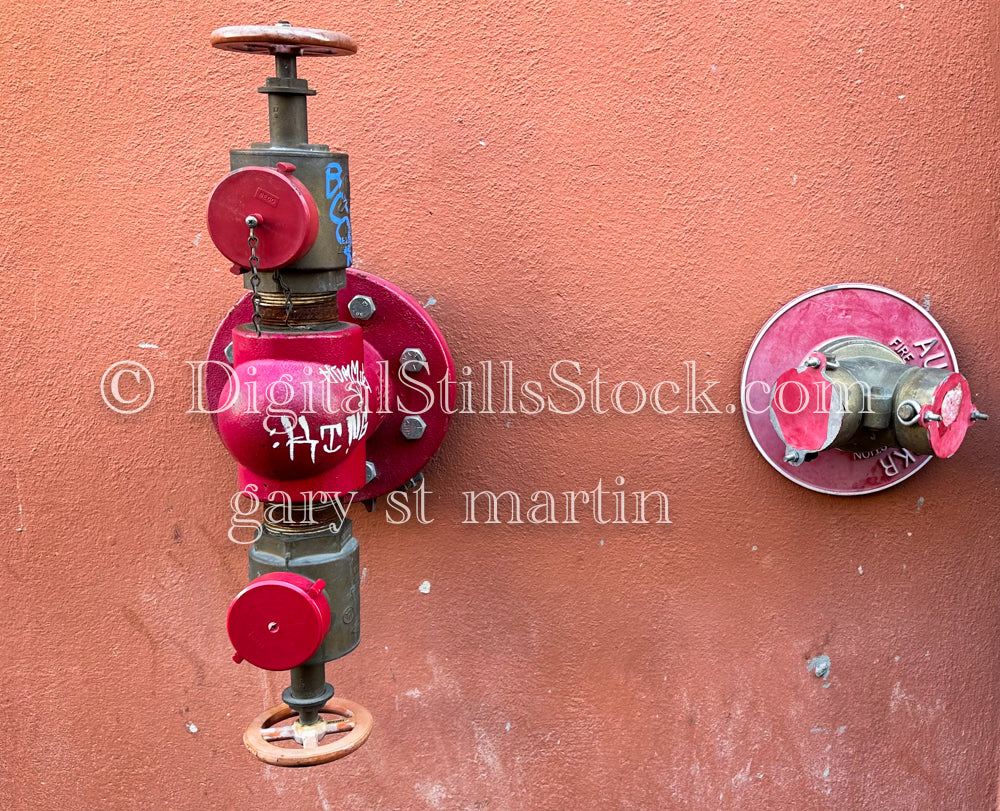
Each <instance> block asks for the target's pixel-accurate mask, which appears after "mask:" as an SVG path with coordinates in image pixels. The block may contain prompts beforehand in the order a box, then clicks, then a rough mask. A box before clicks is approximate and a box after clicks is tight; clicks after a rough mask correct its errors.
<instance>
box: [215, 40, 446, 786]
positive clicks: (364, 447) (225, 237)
mask: <svg viewBox="0 0 1000 811" xmlns="http://www.w3.org/2000/svg"><path fill="white" fill-rule="evenodd" d="M212 44H213V45H214V46H215V47H217V48H221V49H223V50H227V51H237V52H244V53H251V54H256V53H260V54H271V55H273V56H274V58H275V75H274V76H272V77H270V78H268V79H267V82H266V84H265V86H264V87H261V88H259V92H261V93H264V94H266V95H267V98H268V111H269V121H270V142H268V143H255V144H253V145H252V146H251V147H250V148H249V149H234V150H232V151H231V152H230V158H231V168H232V171H231V172H230V173H229V174H228V175H226V176H225V177H224V178H223V179H222V180H221V181H219V183H218V184H217V185H216V187H215V189H214V190H213V191H212V194H211V196H210V199H209V204H208V228H209V234H210V235H211V237H212V240H213V242H214V243H215V245H216V247H218V249H219V251H220V252H221V253H222V254H223V255H224V256H225V257H226V258H227V259H228V260H229V261H231V262H232V263H233V267H232V272H233V273H234V274H238V275H240V276H242V278H243V280H244V285H245V286H246V287H247V288H248V289H249V290H250V293H249V295H247V296H245V297H244V299H243V300H242V301H241V302H240V303H239V304H237V306H236V307H234V308H233V311H232V312H230V314H229V315H228V316H227V318H226V319H225V320H224V321H223V323H222V324H221V325H220V327H219V330H218V332H217V333H216V336H215V340H214V341H213V344H212V348H211V350H210V353H209V358H210V360H212V361H214V362H215V363H214V364H213V367H212V371H211V372H210V376H209V378H208V381H207V382H208V395H209V400H210V404H211V407H212V408H213V410H214V409H217V410H218V415H217V417H216V427H217V429H218V431H219V435H220V437H221V438H222V441H223V442H224V443H225V445H226V447H227V448H228V449H229V451H230V453H232V455H233V456H234V458H235V459H236V461H237V464H238V481H239V487H240V491H241V493H244V494H247V495H248V496H251V497H253V498H256V499H259V500H260V501H262V502H265V503H267V504H269V505H270V506H269V507H268V509H267V510H265V515H264V520H263V522H262V525H261V529H260V531H259V533H258V536H257V538H256V540H255V542H254V544H253V546H252V547H251V549H250V577H251V578H252V581H251V583H250V585H249V586H247V587H246V588H245V589H243V591H241V592H240V593H239V594H238V595H237V596H236V598H235V599H234V600H233V603H232V605H231V606H230V609H229V613H228V616H227V619H226V625H227V630H228V633H229V637H230V640H231V641H232V643H233V646H234V648H235V649H236V653H235V655H234V657H233V658H234V660H235V661H236V662H242V661H244V660H245V661H247V662H249V663H250V664H252V665H255V666H257V667H260V668H263V669H266V670H289V671H290V681H291V684H290V686H289V687H288V688H287V689H286V690H285V691H284V693H283V694H282V700H283V701H284V703H283V704H281V705H278V706H277V707H273V708H271V709H269V710H267V711H266V712H264V713H261V715H259V716H258V717H257V718H256V719H254V721H253V722H252V723H251V724H250V727H249V728H248V730H247V733H246V735H245V736H244V742H245V743H246V745H247V747H248V748H249V749H250V751H251V752H253V754H254V755H256V756H257V757H258V758H260V759H261V760H263V761H265V762H267V763H272V764H275V765H280V766H310V765H315V764H318V763H324V762H327V761H330V760H334V759H336V758H338V757H343V756H344V755H346V754H349V753H350V752H352V751H354V750H355V749H357V748H358V747H359V746H361V745H362V744H363V743H364V741H365V740H366V739H367V737H368V735H369V733H370V732H371V728H372V719H371V715H370V714H369V713H368V712H367V711H366V710H365V709H364V708H363V707H361V706H360V705H358V704H355V703H353V702H350V701H346V700H343V699H340V698H336V699H335V698H334V690H333V687H332V686H331V685H330V684H328V683H327V682H326V675H325V663H326V662H329V661H332V660H334V659H337V658H339V657H341V656H344V655H346V654H347V653H349V652H350V651H352V650H353V649H354V648H355V647H356V646H357V645H358V643H359V641H360V608H361V606H360V577H359V557H358V554H359V553H358V541H357V539H356V538H355V537H354V534H353V529H352V523H351V521H350V520H349V519H348V518H347V510H348V508H349V506H350V504H351V503H352V502H353V501H354V500H364V501H366V502H367V503H368V504H369V506H371V504H372V501H373V500H374V499H375V498H376V497H377V496H379V495H381V494H383V493H386V492H389V491H391V490H394V489H404V488H406V487H412V486H414V484H415V483H416V482H419V480H420V478H421V474H420V470H421V468H422V467H423V465H424V464H425V463H426V462H427V460H428V459H429V458H430V456H431V455H432V454H433V453H434V451H435V450H436V448H437V447H438V445H439V444H440V442H441V440H442V439H443V437H444V434H445V432H446V431H447V429H448V424H449V421H450V417H451V411H453V406H452V405H451V404H452V403H454V388H455V374H454V364H453V362H452V359H451V356H450V354H449V352H448V347H447V344H446V343H445V341H444V338H443V336H442V335H441V333H440V331H439V330H438V329H437V327H436V326H435V325H434V323H433V321H431V319H430V318H429V317H428V316H427V314H426V312H425V310H424V309H423V308H422V307H421V306H420V305H419V303H418V302H417V301H415V300H414V299H413V298H412V297H410V296H408V295H407V294H406V293H404V292H403V291H402V290H400V289H399V288H398V287H395V286H394V285H392V284H390V283H389V282H386V281H385V280H383V279H379V278H378V277H375V276H371V275H369V274H360V273H355V272H353V271H348V267H349V265H350V264H351V253H352V233H351V221H350V180H349V175H348V166H347V155H346V154H343V153H339V152H331V151H330V150H329V149H328V147H326V146H324V145H318V144H310V143H309V138H308V129H307V118H306V98H307V96H310V95H314V94H315V92H316V91H314V90H311V89H310V88H309V87H308V84H307V82H306V81H305V80H304V79H300V78H298V75H297V66H296V58H297V57H300V56H342V55H349V54H353V53H355V51H356V50H357V46H356V45H355V44H354V42H353V41H352V40H351V39H350V37H348V36H346V35H344V34H339V33H335V32H330V31H320V30H315V29H309V28H296V27H293V26H291V25H290V24H288V23H278V24H277V25H275V26H236V27H229V28H220V29H218V30H217V31H215V32H213V34H212ZM220 368H221V372H220V371H219V369H220ZM428 391H431V392H434V393H435V394H438V395H439V396H438V397H428V396H427V392H428Z"/></svg>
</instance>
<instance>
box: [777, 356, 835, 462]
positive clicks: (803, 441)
mask: <svg viewBox="0 0 1000 811" xmlns="http://www.w3.org/2000/svg"><path fill="white" fill-rule="evenodd" d="M810 359H813V360H814V361H815V362H816V363H818V364H819V366H818V368H813V367H809V366H803V367H797V368H794V369H788V370H787V371H785V372H783V373H782V374H781V376H780V377H779V378H778V379H777V380H776V381H775V384H774V393H773V395H772V397H771V424H772V425H774V429H775V430H776V431H777V432H778V435H779V436H780V437H781V438H782V440H784V442H785V444H786V445H788V446H789V447H792V448H796V449H797V450H800V451H806V452H809V453H814V452H817V451H822V450H825V449H826V448H828V447H830V445H831V444H833V442H834V440H835V439H836V438H837V436H838V435H839V433H840V431H841V428H842V427H843V424H844V417H845V414H844V407H843V403H842V401H841V397H840V392H839V391H838V390H837V388H836V387H835V386H834V385H833V384H832V383H831V382H830V381H829V380H827V379H826V377H825V376H824V374H823V371H822V369H823V368H824V367H825V366H826V356H825V355H823V354H822V353H821V352H813V353H812V354H810V355H809V358H807V359H806V360H810Z"/></svg>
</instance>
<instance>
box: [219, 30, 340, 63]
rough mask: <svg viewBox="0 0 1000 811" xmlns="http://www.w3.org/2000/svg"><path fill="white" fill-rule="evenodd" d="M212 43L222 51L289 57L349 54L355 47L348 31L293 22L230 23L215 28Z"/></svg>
mask: <svg viewBox="0 0 1000 811" xmlns="http://www.w3.org/2000/svg"><path fill="white" fill-rule="evenodd" d="M211 42H212V46H213V47H215V48H219V49H221V50H223V51H238V52H240V53H252V54H275V55H277V54H287V55H288V56H350V55H351V54H354V53H357V51H358V46H357V44H356V43H355V42H354V40H353V39H351V38H350V37H349V36H347V34H341V33H340V32H339V31H321V30H320V29H318V28H298V27H296V26H293V25H230V26H227V27H225V28H216V29H215V30H214V31H213V32H212V35H211Z"/></svg>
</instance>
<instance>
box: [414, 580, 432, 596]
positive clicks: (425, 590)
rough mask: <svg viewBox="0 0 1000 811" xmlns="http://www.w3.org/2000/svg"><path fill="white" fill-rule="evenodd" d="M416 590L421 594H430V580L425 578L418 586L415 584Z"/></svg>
mask: <svg viewBox="0 0 1000 811" xmlns="http://www.w3.org/2000/svg"><path fill="white" fill-rule="evenodd" d="M417 591H419V592H420V593H421V594H430V591H431V581H430V580H425V581H424V582H423V583H421V584H420V585H419V586H417Z"/></svg>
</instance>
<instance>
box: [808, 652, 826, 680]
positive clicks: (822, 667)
mask: <svg viewBox="0 0 1000 811" xmlns="http://www.w3.org/2000/svg"><path fill="white" fill-rule="evenodd" d="M807 666H808V668H809V672H810V673H815V674H816V678H817V679H827V678H829V677H830V657H829V656H827V655H826V654H825V653H821V654H820V655H819V656H815V657H813V658H812V659H810V660H809V663H808V665H807Z"/></svg>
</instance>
